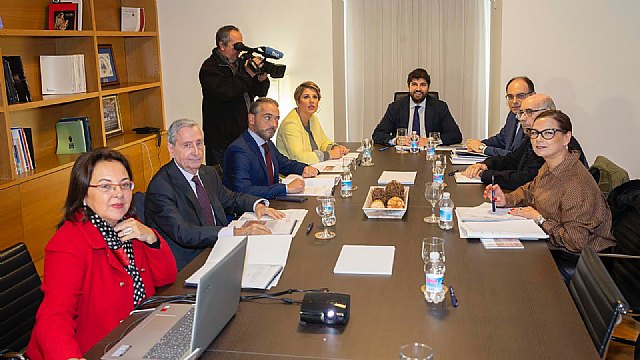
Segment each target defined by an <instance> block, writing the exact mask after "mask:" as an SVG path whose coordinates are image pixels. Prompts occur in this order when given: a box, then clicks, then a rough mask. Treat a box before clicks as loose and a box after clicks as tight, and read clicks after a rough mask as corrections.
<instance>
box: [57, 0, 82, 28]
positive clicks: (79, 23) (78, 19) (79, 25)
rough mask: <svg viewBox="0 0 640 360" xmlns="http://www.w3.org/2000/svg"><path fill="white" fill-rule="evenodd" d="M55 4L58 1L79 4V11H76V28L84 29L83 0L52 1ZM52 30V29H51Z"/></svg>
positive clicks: (58, 0) (58, 1)
mask: <svg viewBox="0 0 640 360" xmlns="http://www.w3.org/2000/svg"><path fill="white" fill-rule="evenodd" d="M51 2H52V3H54V4H57V3H75V4H78V12H77V13H76V24H77V27H76V30H82V0H63V1H60V0H53V1H51ZM50 30H51V29H50Z"/></svg>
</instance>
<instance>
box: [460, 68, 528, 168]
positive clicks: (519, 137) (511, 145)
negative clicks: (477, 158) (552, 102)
mask: <svg viewBox="0 0 640 360" xmlns="http://www.w3.org/2000/svg"><path fill="white" fill-rule="evenodd" d="M506 91H507V95H506V96H505V99H506V100H507V105H508V106H509V110H510V111H509V114H508V115H507V119H506V121H505V124H504V126H503V127H502V129H501V130H500V132H499V133H497V134H496V135H494V136H492V137H490V138H488V139H484V140H482V141H480V140H478V139H469V140H467V149H468V150H469V151H472V152H477V153H483V154H485V155H489V156H496V155H503V156H504V155H507V154H508V153H509V152H511V151H513V150H515V149H517V148H518V146H520V144H522V142H523V140H524V139H525V134H524V132H523V131H522V126H520V123H519V122H518V119H517V118H516V114H518V112H519V111H520V106H521V105H522V102H523V101H524V99H526V98H527V97H528V96H530V95H532V94H535V93H536V92H535V88H534V85H533V81H531V79H529V78H528V77H526V76H518V77H514V78H513V79H511V80H509V82H507V88H506ZM527 140H528V139H527Z"/></svg>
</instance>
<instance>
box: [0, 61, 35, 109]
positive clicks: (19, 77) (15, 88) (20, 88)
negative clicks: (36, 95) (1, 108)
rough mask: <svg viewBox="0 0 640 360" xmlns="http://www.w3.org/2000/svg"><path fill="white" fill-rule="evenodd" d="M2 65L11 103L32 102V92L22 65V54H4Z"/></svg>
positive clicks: (8, 98)
mask: <svg viewBox="0 0 640 360" xmlns="http://www.w3.org/2000/svg"><path fill="white" fill-rule="evenodd" d="M2 67H3V69H4V80H5V83H6V84H5V85H6V88H7V100H8V101H9V104H17V103H23V102H30V101H31V92H29V85H28V84H27V77H26V76H25V74H24V68H23V67H22V58H21V57H20V56H3V57H2Z"/></svg>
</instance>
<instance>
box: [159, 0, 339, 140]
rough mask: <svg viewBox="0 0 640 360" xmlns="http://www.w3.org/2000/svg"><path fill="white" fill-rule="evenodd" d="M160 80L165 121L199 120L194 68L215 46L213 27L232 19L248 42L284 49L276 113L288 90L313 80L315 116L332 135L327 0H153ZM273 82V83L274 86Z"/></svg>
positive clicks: (287, 105)
mask: <svg viewBox="0 0 640 360" xmlns="http://www.w3.org/2000/svg"><path fill="white" fill-rule="evenodd" d="M158 13H159V15H158V16H159V27H160V51H161V58H162V81H163V87H164V102H165V117H166V120H167V126H168V125H169V124H170V123H171V122H172V121H173V120H176V119H179V118H182V117H187V118H191V119H194V120H196V121H198V122H202V110H201V104H202V92H201V88H200V83H199V81H198V71H199V70H200V65H202V62H203V61H204V60H205V59H206V58H207V57H209V55H210V54H211V49H213V48H214V47H215V32H216V30H217V29H218V28H220V27H222V26H224V25H227V24H232V25H235V26H237V27H238V28H240V31H241V32H242V34H243V37H244V43H245V44H247V45H248V46H253V47H256V46H261V45H266V46H270V47H272V48H275V49H278V50H280V51H282V52H284V54H285V56H284V58H283V59H282V60H272V61H273V62H274V63H278V64H285V65H287V71H286V74H285V77H284V78H283V79H280V101H279V103H280V115H281V117H283V118H284V116H285V115H287V113H288V112H289V111H290V110H291V109H293V108H294V107H295V101H294V100H293V91H294V90H295V88H296V87H297V86H298V85H299V84H300V83H301V82H303V81H306V80H313V81H315V82H316V83H317V84H318V85H319V86H320V89H321V91H322V100H321V102H320V112H319V113H318V116H319V118H320V121H321V122H322V127H323V129H324V130H325V132H326V133H327V136H329V137H330V138H331V137H333V60H332V39H331V26H332V25H331V0H315V1H314V0H263V1H252V0H235V1H222V0H216V1H212V0H190V1H175V0H158ZM273 87H274V86H273V82H272V88H273Z"/></svg>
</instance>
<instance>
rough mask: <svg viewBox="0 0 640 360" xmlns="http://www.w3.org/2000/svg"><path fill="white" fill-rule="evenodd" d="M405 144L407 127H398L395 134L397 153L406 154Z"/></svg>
mask: <svg viewBox="0 0 640 360" xmlns="http://www.w3.org/2000/svg"><path fill="white" fill-rule="evenodd" d="M406 145H407V128H398V132H397V135H396V152H397V153H398V154H406V153H408V152H409V151H408V150H407V149H406Z"/></svg>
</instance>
